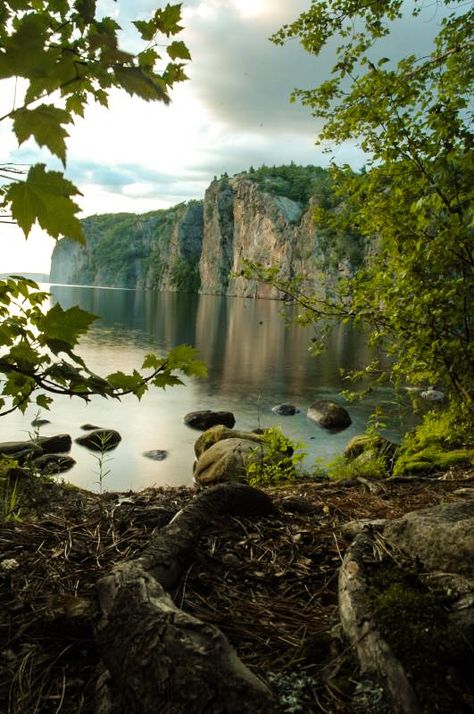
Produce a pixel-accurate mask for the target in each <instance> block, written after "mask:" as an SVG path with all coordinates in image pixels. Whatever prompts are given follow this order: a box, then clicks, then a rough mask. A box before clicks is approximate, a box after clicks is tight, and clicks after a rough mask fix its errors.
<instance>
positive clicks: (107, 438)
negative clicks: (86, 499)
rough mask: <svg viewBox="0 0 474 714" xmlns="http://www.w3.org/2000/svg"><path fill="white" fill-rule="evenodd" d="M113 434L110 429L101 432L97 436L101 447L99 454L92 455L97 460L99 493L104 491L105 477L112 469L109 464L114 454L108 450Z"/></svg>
mask: <svg viewBox="0 0 474 714" xmlns="http://www.w3.org/2000/svg"><path fill="white" fill-rule="evenodd" d="M112 436H113V435H112V433H111V432H110V431H106V432H100V433H98V434H96V436H95V438H96V440H98V442H99V443H98V446H99V449H98V453H97V454H91V456H92V457H93V458H94V459H95V460H96V462H97V485H98V486H99V493H103V489H104V479H105V478H106V477H107V476H110V474H111V470H110V469H109V467H108V466H107V464H108V463H110V461H112V456H109V455H108V453H107V452H108V451H109V449H110V442H111V439H112Z"/></svg>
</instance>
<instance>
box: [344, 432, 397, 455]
mask: <svg viewBox="0 0 474 714" xmlns="http://www.w3.org/2000/svg"><path fill="white" fill-rule="evenodd" d="M397 449H398V444H395V443H394V442H393V441H389V439H385V437H383V436H379V435H376V436H372V435H371V434H357V436H354V437H352V439H351V440H350V441H349V442H348V443H347V445H346V448H345V449H344V456H345V457H346V459H349V460H352V459H355V458H357V457H358V456H359V455H360V454H362V453H363V452H365V451H372V452H374V453H375V454H376V456H385V457H386V458H387V460H390V459H392V458H393V457H394V455H395V453H396V451H397Z"/></svg>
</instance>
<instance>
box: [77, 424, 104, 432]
mask: <svg viewBox="0 0 474 714" xmlns="http://www.w3.org/2000/svg"><path fill="white" fill-rule="evenodd" d="M100 428H101V427H100V426H96V425H95V424H83V425H82V426H81V429H82V430H83V431H94V430H95V429H100Z"/></svg>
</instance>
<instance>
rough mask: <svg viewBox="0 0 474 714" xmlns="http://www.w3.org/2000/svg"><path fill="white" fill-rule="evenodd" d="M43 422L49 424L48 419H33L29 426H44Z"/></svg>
mask: <svg viewBox="0 0 474 714" xmlns="http://www.w3.org/2000/svg"><path fill="white" fill-rule="evenodd" d="M45 424H51V422H50V421H49V419H38V418H37V419H33V421H32V422H31V426H44V425H45Z"/></svg>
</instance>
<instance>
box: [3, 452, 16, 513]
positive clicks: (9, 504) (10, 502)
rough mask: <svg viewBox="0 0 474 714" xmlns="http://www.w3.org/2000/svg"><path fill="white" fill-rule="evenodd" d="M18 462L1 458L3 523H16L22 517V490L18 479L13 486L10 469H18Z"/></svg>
mask: <svg viewBox="0 0 474 714" xmlns="http://www.w3.org/2000/svg"><path fill="white" fill-rule="evenodd" d="M17 467H18V462H17V461H16V460H15V459H9V458H8V457H6V456H2V457H1V458H0V519H1V522H2V523H7V522H8V521H16V520H18V518H19V515H20V506H19V503H20V489H19V486H18V479H15V482H14V483H13V485H12V480H11V479H10V477H9V471H10V469H13V468H17Z"/></svg>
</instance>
